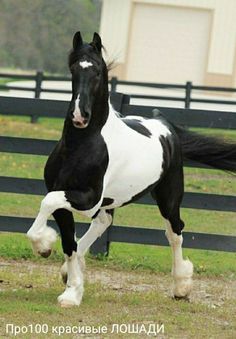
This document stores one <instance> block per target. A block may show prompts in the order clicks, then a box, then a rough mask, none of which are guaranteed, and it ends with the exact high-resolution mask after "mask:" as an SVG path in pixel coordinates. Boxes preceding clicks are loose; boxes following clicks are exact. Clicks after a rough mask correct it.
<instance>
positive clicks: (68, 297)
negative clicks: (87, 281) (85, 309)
mask: <svg viewBox="0 0 236 339" xmlns="http://www.w3.org/2000/svg"><path fill="white" fill-rule="evenodd" d="M83 291H84V289H83V286H82V285H80V286H77V287H67V288H66V290H65V292H63V293H62V294H61V295H59V297H58V298H57V300H58V302H59V305H60V306H61V307H72V306H79V305H80V303H81V300H82V297H83Z"/></svg>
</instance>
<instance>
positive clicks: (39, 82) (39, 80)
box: [31, 71, 43, 123]
mask: <svg viewBox="0 0 236 339" xmlns="http://www.w3.org/2000/svg"><path fill="white" fill-rule="evenodd" d="M42 81H43V72H42V71H37V73H36V76H35V91H34V97H35V98H36V99H38V98H40V93H41V89H42ZM37 120H38V117H37V115H31V122H32V123H35V122H37Z"/></svg>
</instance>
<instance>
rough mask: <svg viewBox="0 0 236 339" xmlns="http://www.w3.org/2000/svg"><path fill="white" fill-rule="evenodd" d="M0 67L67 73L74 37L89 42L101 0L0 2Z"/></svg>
mask: <svg viewBox="0 0 236 339" xmlns="http://www.w3.org/2000/svg"><path fill="white" fill-rule="evenodd" d="M0 8H1V11H0V60H1V63H0V67H18V68H22V69H43V70H45V71H49V72H53V73H65V72H66V71H67V65H66V59H67V54H68V51H69V50H70V48H71V41H72V37H73V34H74V33H75V32H76V31H78V30H80V31H81V32H82V33H83V34H84V38H85V40H86V39H91V35H92V33H93V32H94V31H97V30H98V24H99V17H100V1H90V0H69V1H68V0H49V1H45V0H34V1H31V0H21V1H15V0H0Z"/></svg>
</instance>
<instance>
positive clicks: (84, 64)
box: [79, 60, 93, 68]
mask: <svg viewBox="0 0 236 339" xmlns="http://www.w3.org/2000/svg"><path fill="white" fill-rule="evenodd" d="M79 65H80V67H82V68H88V67H91V66H93V63H92V62H91V61H87V60H84V61H80V63H79Z"/></svg>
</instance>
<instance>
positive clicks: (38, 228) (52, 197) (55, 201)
mask: <svg viewBox="0 0 236 339" xmlns="http://www.w3.org/2000/svg"><path fill="white" fill-rule="evenodd" d="M70 207H71V205H70V203H69V202H68V201H67V200H66V198H65V192H63V191H54V192H50V193H48V194H47V195H46V197H45V198H44V199H43V200H42V202H41V207H40V211H39V214H38V216H37V218H36V219H35V221H34V223H33V225H32V226H31V228H30V229H29V231H28V232H27V237H28V238H29V239H30V240H31V242H32V246H33V250H34V252H35V253H36V254H40V255H42V256H44V257H48V256H49V255H50V253H51V247H52V244H53V243H54V242H55V241H56V238H57V233H56V231H54V229H52V228H51V227H48V226H47V219H48V218H49V216H50V215H51V214H52V213H53V212H54V211H55V210H56V209H58V208H67V209H69V210H70Z"/></svg>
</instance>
